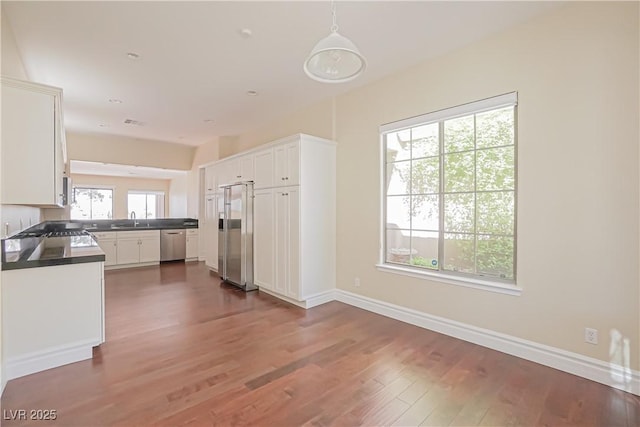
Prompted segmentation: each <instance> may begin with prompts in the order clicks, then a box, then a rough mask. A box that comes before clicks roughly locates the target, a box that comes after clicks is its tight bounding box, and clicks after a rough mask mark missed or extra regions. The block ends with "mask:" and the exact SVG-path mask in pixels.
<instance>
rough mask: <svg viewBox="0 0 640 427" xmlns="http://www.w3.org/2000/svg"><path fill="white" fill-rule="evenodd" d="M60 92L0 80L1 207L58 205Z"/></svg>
mask: <svg viewBox="0 0 640 427" xmlns="http://www.w3.org/2000/svg"><path fill="white" fill-rule="evenodd" d="M62 124H63V120H62V89H59V88H55V87H51V86H45V85H41V84H36V83H31V82H23V81H20V80H14V79H10V78H5V77H2V156H1V157H2V188H1V190H2V191H1V196H0V201H1V202H2V203H3V204H18V205H35V206H63V205H64V195H63V177H64V168H65V159H64V153H65V150H64V148H65V147H64V144H65V139H64V130H63V127H62Z"/></svg>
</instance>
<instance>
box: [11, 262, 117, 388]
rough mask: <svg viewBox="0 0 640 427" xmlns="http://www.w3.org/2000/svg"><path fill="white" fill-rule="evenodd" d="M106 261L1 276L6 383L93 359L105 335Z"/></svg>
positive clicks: (43, 268)
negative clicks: (93, 348) (94, 350)
mask: <svg viewBox="0 0 640 427" xmlns="http://www.w3.org/2000/svg"><path fill="white" fill-rule="evenodd" d="M103 279H104V274H103V264H102V262H89V263H79V264H68V265H56V266H49V267H37V268H25V269H18V270H7V271H2V319H3V322H2V354H3V357H4V359H3V360H4V363H3V370H2V374H3V379H6V380H10V379H13V378H18V377H21V376H24V375H28V374H31V373H34V372H39V371H43V370H45V369H50V368H54V367H56V366H61V365H65V364H67V363H73V362H77V361H80V360H85V359H90V358H91V357H92V347H94V346H97V345H100V344H101V343H102V342H104V340H105V336H104V280H103Z"/></svg>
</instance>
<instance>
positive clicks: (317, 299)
mask: <svg viewBox="0 0 640 427" xmlns="http://www.w3.org/2000/svg"><path fill="white" fill-rule="evenodd" d="M258 289H260V292H264V293H267V294H269V295H272V296H274V297H276V298H279V299H281V300H283V301H286V302H288V303H290V304H293V305H297V306H298V307H302V308H312V307H315V306H318V305H321V304H325V303H327V302H330V301H335V299H336V292H335V290H333V289H332V290H330V291H325V292H320V293H317V294H314V295H310V296H308V297H307V299H305V300H304V301H298V300H295V299H293V298H289V297H286V296H284V295H281V294H279V293H277V292H274V291H271V290H269V289H267V288H264V287H258Z"/></svg>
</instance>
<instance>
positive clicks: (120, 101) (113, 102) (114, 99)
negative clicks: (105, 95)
mask: <svg viewBox="0 0 640 427" xmlns="http://www.w3.org/2000/svg"><path fill="white" fill-rule="evenodd" d="M109 102H110V103H112V104H122V100H121V99H116V98H111V99H110V100H109Z"/></svg>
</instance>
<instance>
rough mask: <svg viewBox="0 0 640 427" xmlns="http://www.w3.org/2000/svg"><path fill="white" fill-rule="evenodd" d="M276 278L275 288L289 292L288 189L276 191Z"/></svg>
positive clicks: (283, 292) (279, 291) (275, 289)
mask: <svg viewBox="0 0 640 427" xmlns="http://www.w3.org/2000/svg"><path fill="white" fill-rule="evenodd" d="M274 197H275V207H276V210H275V217H276V218H275V225H276V226H275V238H274V242H275V263H274V265H275V278H274V285H273V290H274V291H276V292H278V293H280V294H282V295H285V294H286V292H287V280H288V277H287V276H288V274H287V270H288V260H289V244H288V242H287V240H288V239H289V218H288V216H289V208H288V202H287V191H286V189H278V190H277V191H276V192H275V196H274Z"/></svg>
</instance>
